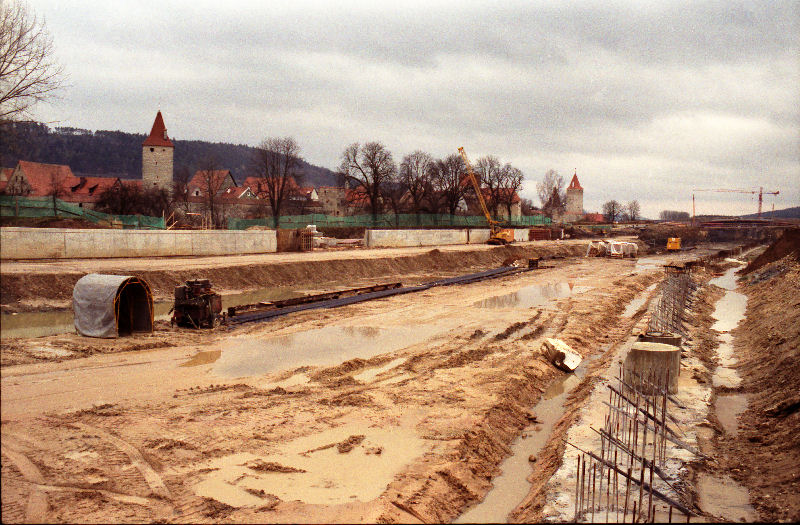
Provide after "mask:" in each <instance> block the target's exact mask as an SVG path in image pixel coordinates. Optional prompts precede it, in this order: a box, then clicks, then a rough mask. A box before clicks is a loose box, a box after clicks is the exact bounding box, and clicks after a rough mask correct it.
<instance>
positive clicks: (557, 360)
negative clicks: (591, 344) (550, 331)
mask: <svg viewBox="0 0 800 525" xmlns="http://www.w3.org/2000/svg"><path fill="white" fill-rule="evenodd" d="M542 352H543V353H544V355H545V357H547V359H549V360H550V362H551V363H553V364H554V365H555V366H556V368H560V369H561V370H563V371H565V372H574V371H575V369H576V368H578V365H580V364H581V361H583V357H582V356H581V354H579V353H578V352H576V351H575V350H573V349H572V348H571V347H570V346H569V345H568V344H567V343H565V342H564V341H562V340H561V339H551V338H547V339H545V340H544V342H543V343H542Z"/></svg>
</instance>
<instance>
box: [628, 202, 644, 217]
mask: <svg viewBox="0 0 800 525" xmlns="http://www.w3.org/2000/svg"><path fill="white" fill-rule="evenodd" d="M625 213H626V214H627V216H628V220H629V221H637V220H639V218H640V214H641V208H640V207H639V201H630V202H629V203H628V204H627V206H625Z"/></svg>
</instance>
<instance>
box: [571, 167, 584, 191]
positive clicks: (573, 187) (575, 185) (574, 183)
mask: <svg viewBox="0 0 800 525" xmlns="http://www.w3.org/2000/svg"><path fill="white" fill-rule="evenodd" d="M567 189H568V190H582V189H583V188H582V187H581V183H580V182H578V171H577V170H575V175H573V176H572V181H571V182H570V183H569V187H568V188H567Z"/></svg>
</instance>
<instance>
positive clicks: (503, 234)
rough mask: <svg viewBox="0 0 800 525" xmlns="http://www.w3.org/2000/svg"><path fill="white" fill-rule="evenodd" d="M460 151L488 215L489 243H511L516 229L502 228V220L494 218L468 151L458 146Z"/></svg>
mask: <svg viewBox="0 0 800 525" xmlns="http://www.w3.org/2000/svg"><path fill="white" fill-rule="evenodd" d="M458 152H459V153H460V154H461V158H463V159H464V164H465V165H466V167H467V174H468V175H469V180H470V181H472V187H473V188H475V195H476V196H477V197H478V202H479V203H480V204H481V209H482V210H483V214H484V215H485V216H486V222H488V223H489V232H490V233H489V240H488V241H487V244H509V243H512V242H514V230H512V229H511V228H501V227H500V221H496V220H494V219H492V215H491V214H490V213H489V208H487V207H486V201H485V200H484V199H483V192H482V191H481V186H480V184H478V178H477V177H476V176H475V173H474V172H473V171H472V164H470V163H469V159H468V158H467V152H465V151H464V148H458Z"/></svg>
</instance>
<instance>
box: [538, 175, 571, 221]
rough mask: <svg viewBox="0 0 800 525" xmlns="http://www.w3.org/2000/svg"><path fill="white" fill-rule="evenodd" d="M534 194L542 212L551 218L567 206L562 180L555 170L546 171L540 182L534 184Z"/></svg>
mask: <svg viewBox="0 0 800 525" xmlns="http://www.w3.org/2000/svg"><path fill="white" fill-rule="evenodd" d="M536 192H537V193H538V195H539V201H540V202H541V203H542V210H543V211H544V212H545V214H546V215H547V216H548V217H550V218H552V217H553V214H555V213H559V212H562V211H563V210H564V208H565V206H566V204H567V193H566V191H565V190H564V178H563V177H562V176H561V175H559V174H558V172H557V171H556V170H547V173H545V174H544V178H543V179H542V180H541V182H539V183H537V184H536Z"/></svg>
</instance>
